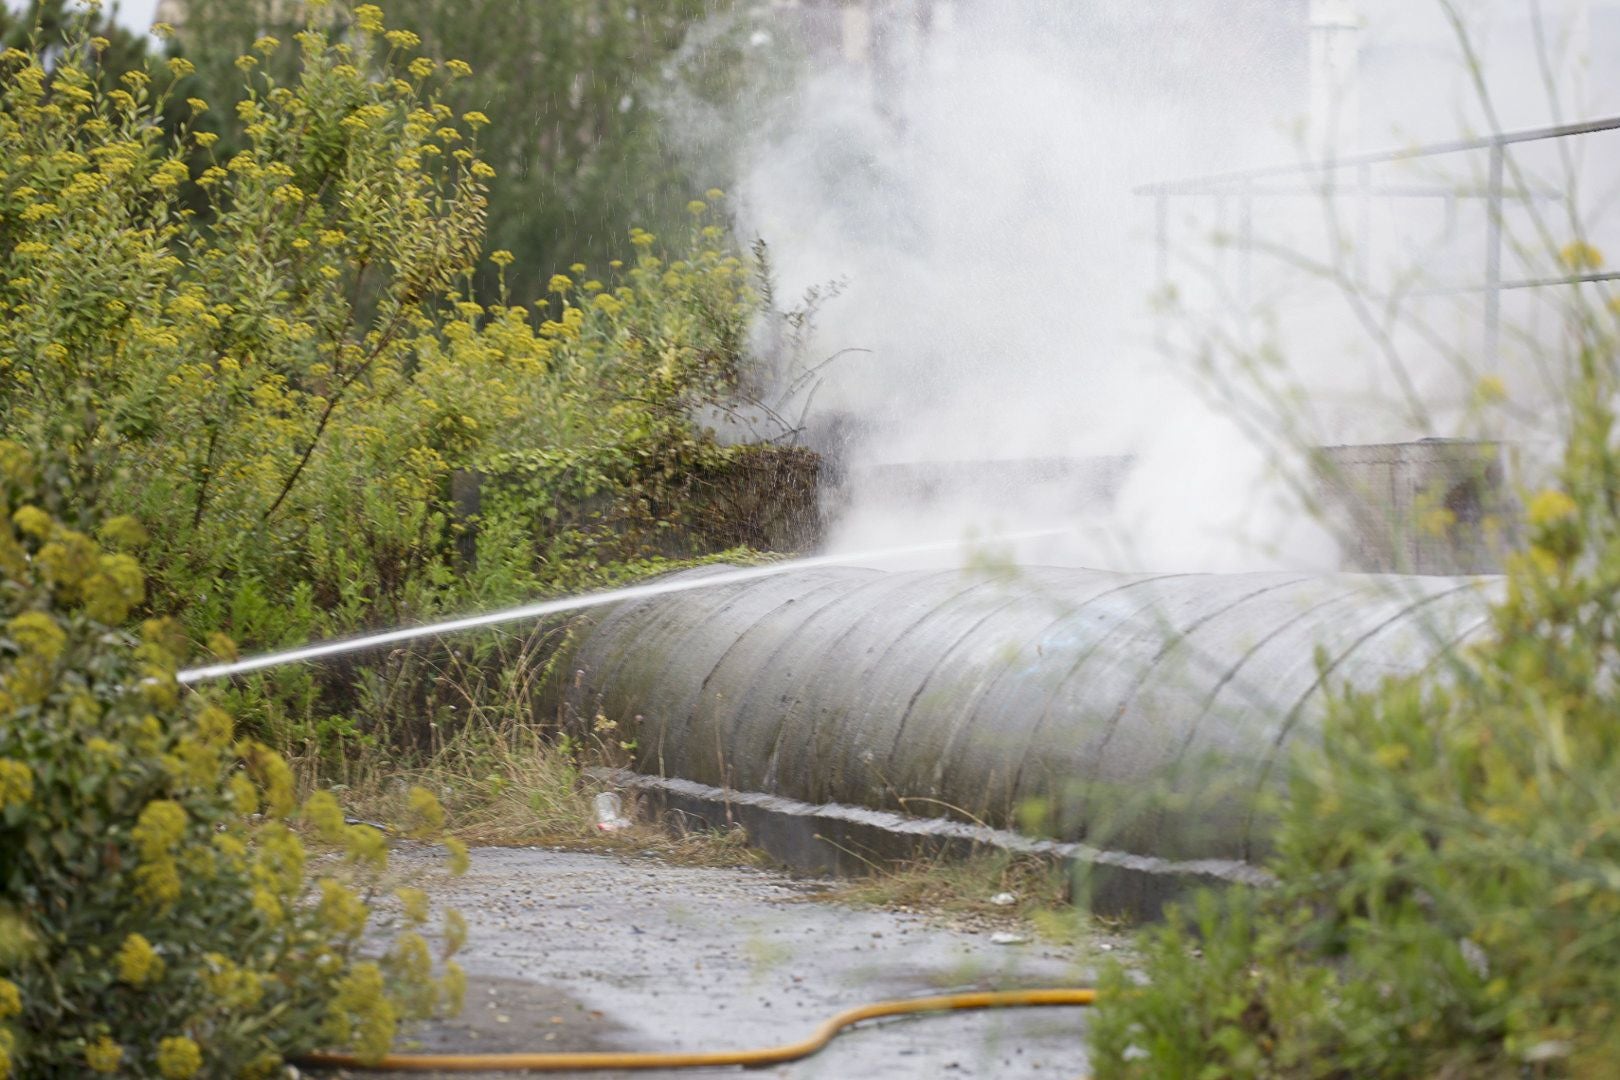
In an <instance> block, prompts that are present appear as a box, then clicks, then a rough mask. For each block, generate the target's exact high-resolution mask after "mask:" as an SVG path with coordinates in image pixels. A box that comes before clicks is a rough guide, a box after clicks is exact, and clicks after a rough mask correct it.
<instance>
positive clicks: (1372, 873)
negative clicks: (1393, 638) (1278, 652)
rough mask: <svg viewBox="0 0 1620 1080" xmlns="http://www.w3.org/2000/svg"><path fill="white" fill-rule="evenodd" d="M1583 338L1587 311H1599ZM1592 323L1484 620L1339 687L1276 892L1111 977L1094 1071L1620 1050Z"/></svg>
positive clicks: (1455, 1070) (1614, 457) (1401, 1066)
mask: <svg viewBox="0 0 1620 1080" xmlns="http://www.w3.org/2000/svg"><path fill="white" fill-rule="evenodd" d="M1592 329H1593V330H1594V331H1596V330H1597V328H1596V327H1593V328H1592ZM1614 360H1615V354H1614V342H1613V338H1612V336H1609V335H1607V334H1603V335H1599V334H1598V333H1596V332H1594V333H1593V334H1592V335H1591V336H1590V337H1588V338H1587V339H1586V341H1585V342H1583V346H1582V353H1581V368H1582V371H1583V378H1582V381H1581V385H1580V393H1579V394H1578V395H1577V398H1576V400H1577V402H1578V407H1579V409H1580V412H1581V419H1580V423H1579V425H1578V428H1577V430H1576V432H1575V434H1574V437H1573V439H1572V441H1571V444H1570V447H1569V451H1568V454H1567V456H1566V459H1565V463H1564V467H1563V470H1562V473H1561V480H1562V483H1561V486H1560V487H1557V488H1551V489H1548V490H1546V491H1543V492H1541V493H1540V494H1539V495H1538V496H1536V498H1535V499H1534V501H1533V502H1532V503H1531V507H1530V518H1531V523H1530V526H1531V533H1532V535H1531V545H1532V546H1531V547H1530V548H1529V550H1528V551H1527V552H1526V553H1525V554H1523V555H1522V556H1519V557H1517V558H1515V559H1514V561H1513V563H1512V565H1511V567H1510V571H1509V576H1508V595H1507V598H1506V600H1505V601H1504V602H1503V603H1502V604H1501V605H1500V606H1499V607H1498V608H1497V609H1496V612H1495V617H1494V625H1493V630H1494V634H1493V637H1492V639H1491V640H1490V641H1489V642H1488V643H1487V644H1483V645H1480V646H1477V647H1473V648H1469V649H1466V650H1462V651H1461V652H1459V653H1458V654H1457V655H1456V656H1454V657H1453V662H1452V664H1451V667H1450V670H1449V677H1447V678H1444V679H1436V678H1433V677H1429V678H1422V677H1413V678H1405V679H1400V680H1392V681H1390V682H1388V683H1387V684H1386V685H1385V686H1383V687H1382V688H1381V689H1379V690H1377V691H1376V692H1371V693H1357V694H1345V695H1343V696H1340V697H1338V698H1336V699H1335V700H1334V701H1333V703H1332V706H1331V708H1330V711H1329V713H1328V716H1327V719H1326V724H1325V729H1324V734H1323V744H1322V746H1320V747H1319V748H1313V749H1312V750H1310V751H1307V752H1305V753H1304V754H1302V755H1301V756H1300V757H1299V759H1298V761H1297V762H1296V764H1295V768H1294V772H1293V779H1292V784H1291V786H1290V790H1289V792H1288V797H1287V799H1286V800H1285V801H1283V803H1282V805H1281V807H1280V808H1279V814H1280V820H1279V826H1278V831H1277V835H1276V843H1277V855H1276V858H1275V859H1274V861H1273V863H1272V869H1273V871H1274V872H1275V873H1276V874H1277V876H1278V879H1279V882H1280V884H1279V885H1278V886H1277V887H1276V888H1275V889H1273V890H1269V891H1266V892H1263V893H1262V892H1253V891H1249V890H1241V889H1239V890H1233V891H1230V892H1227V893H1225V894H1222V895H1218V896H1217V895H1215V894H1206V895H1203V896H1201V897H1199V898H1198V899H1197V900H1196V901H1195V902H1194V903H1193V904H1192V905H1191V907H1190V908H1189V909H1188V910H1187V911H1184V912H1182V913H1180V914H1178V915H1176V916H1174V917H1173V918H1172V919H1171V920H1170V921H1169V923H1168V925H1166V926H1165V927H1164V928H1163V929H1160V930H1156V931H1152V932H1150V933H1149V934H1147V936H1146V951H1147V958H1148V963H1147V976H1148V984H1147V985H1146V986H1145V987H1143V986H1138V985H1137V984H1136V982H1135V980H1134V979H1133V978H1132V977H1130V976H1129V975H1128V974H1127V973H1126V972H1124V971H1123V970H1115V971H1113V972H1112V974H1111V976H1110V977H1109V978H1108V980H1107V981H1106V983H1105V994H1106V996H1105V998H1104V1002H1105V1004H1104V1006H1103V1008H1102V1009H1101V1010H1100V1012H1099V1014H1098V1017H1097V1020H1096V1023H1095V1026H1094V1029H1093V1030H1094V1033H1095V1034H1094V1049H1095V1052H1096V1055H1097V1066H1098V1070H1097V1071H1098V1075H1099V1076H1104V1077H1106V1076H1193V1075H1197V1076H1283V1077H1292V1076H1301V1077H1303V1076H1374V1075H1377V1076H1504V1077H1506V1076H1524V1075H1538V1076H1554V1075H1556V1076H1565V1075H1569V1076H1598V1075H1603V1074H1604V1073H1605V1072H1606V1071H1607V1070H1608V1068H1609V1067H1610V1066H1611V1065H1612V1063H1613V1062H1614V1060H1615V1059H1616V1056H1617V1055H1620V1025H1617V1024H1616V1022H1615V1013H1614V1010H1615V1003H1616V1001H1617V1000H1620V981H1617V980H1620V975H1617V972H1620V936H1617V934H1616V930H1615V920H1614V913H1615V911H1616V910H1617V909H1620V794H1617V791H1616V788H1615V785H1614V783H1613V780H1614V777H1615V776H1616V775H1620V732H1617V730H1616V727H1615V724H1614V718H1615V716H1616V715H1617V714H1620V699H1617V696H1616V686H1615V682H1614V673H1615V670H1616V661H1617V657H1616V655H1615V649H1616V640H1617V638H1616V634H1617V633H1620V608H1617V604H1616V595H1617V593H1616V589H1617V586H1620V517H1617V510H1620V453H1617V452H1616V449H1615V431H1614V418H1613V413H1612V406H1611V402H1612V401H1613V400H1614V396H1613V395H1614V390H1615V386H1614V381H1613V379H1614V371H1615V370H1616V367H1615V363H1614Z"/></svg>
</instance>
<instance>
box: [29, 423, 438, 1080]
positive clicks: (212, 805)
mask: <svg viewBox="0 0 1620 1080" xmlns="http://www.w3.org/2000/svg"><path fill="white" fill-rule="evenodd" d="M43 479H44V476H43V474H42V470H41V468H40V466H39V464H38V463H36V462H35V461H34V460H33V459H32V458H31V457H30V455H29V454H28V453H27V452H26V451H25V450H23V449H22V448H21V447H20V446H19V445H18V444H16V443H12V442H6V441H0V575H3V576H0V1077H6V1076H47V1075H82V1074H86V1073H116V1074H117V1075H121V1076H159V1077H164V1078H173V1080H186V1078H190V1077H200V1076H235V1075H246V1076H269V1075H271V1074H272V1073H273V1072H274V1071H275V1070H276V1068H277V1066H278V1065H279V1063H280V1061H281V1060H282V1058H283V1056H284V1055H286V1054H287V1053H289V1052H292V1051H297V1050H305V1049H311V1048H314V1047H315V1046H317V1045H323V1044H327V1043H330V1042H336V1043H342V1044H349V1045H354V1046H356V1047H357V1048H358V1049H360V1050H361V1051H362V1052H363V1053H367V1054H371V1055H377V1054H381V1053H383V1052H384V1051H386V1050H387V1049H388V1047H389V1045H390V1043H391V1042H392V1039H393V1036H394V1032H395V1030H396V1027H397V1025H398V1024H399V1022H401V1021H402V1020H406V1019H409V1018H411V1017H415V1016H421V1015H425V1014H427V1013H430V1012H433V1011H435V1010H439V1009H443V1008H446V1007H448V1006H450V1005H452V1004H454V1003H455V1002H456V1001H457V1000H458V999H459V995H460V993H461V987H462V986H463V979H462V977H461V975H460V972H459V971H458V970H457V969H456V968H455V966H454V964H453V962H451V961H449V954H450V953H451V952H453V951H454V950H453V948H447V949H446V950H444V952H443V953H442V954H441V955H442V958H443V959H444V960H445V961H446V963H445V964H444V965H443V966H441V967H439V968H438V970H435V965H434V963H433V960H432V958H431V957H426V956H425V955H424V952H423V949H424V946H423V944H422V941H421V939H420V937H419V936H418V935H415V934H411V935H408V936H402V937H401V938H400V939H399V940H398V941H397V942H396V943H395V944H394V945H393V947H392V948H391V949H390V950H389V951H388V952H387V954H386V955H385V956H384V957H383V959H382V962H381V964H380V965H379V964H377V963H376V962H374V961H372V960H363V959H361V957H360V955H359V945H360V942H361V935H362V932H363V931H364V929H365V926H366V921H367V919H366V916H367V910H366V905H365V903H364V902H363V900H362V898H361V896H360V894H359V893H358V892H357V891H356V889H355V888H354V886H353V884H351V883H345V882H343V881H339V880H336V879H334V878H324V879H321V880H319V881H314V880H311V875H310V874H309V873H308V872H307V865H306V863H307V859H306V854H305V850H304V847H303V844H302V842H301V841H300V839H299V836H298V833H297V832H295V831H294V829H293V828H292V825H293V824H294V823H296V822H298V821H304V822H307V823H308V825H309V827H310V828H312V829H314V830H315V831H316V833H317V835H318V836H319V838H320V839H321V840H323V841H325V842H328V843H331V844H334V845H337V846H338V847H340V848H342V849H346V850H347V851H348V852H349V854H350V856H351V862H352V861H356V860H358V861H359V862H360V863H361V865H360V867H359V869H358V874H359V880H360V881H362V882H363V881H364V880H365V879H366V878H367V877H368V876H374V875H375V873H376V872H377V871H379V870H380V869H381V868H382V867H381V863H382V862H383V861H384V860H386V856H387V853H386V848H385V847H382V846H381V845H379V844H378V843H377V842H376V840H377V836H376V833H375V830H373V829H371V828H369V827H366V826H359V825H349V824H347V823H346V822H345V820H344V818H343V815H342V811H341V810H339V809H338V808H337V806H336V803H335V801H333V800H332V799H331V797H330V796H329V795H328V796H322V797H319V798H312V799H310V800H309V801H308V802H307V803H305V804H304V805H303V806H302V807H300V804H299V802H298V800H297V798H296V793H295V792H294V791H293V779H292V774H291V771H290V770H289V769H288V768H287V765H286V762H285V761H284V760H283V759H282V758H281V757H280V755H278V754H276V753H275V752H274V751H271V750H269V749H268V748H266V747H264V746H262V745H261V744H258V743H257V742H255V741H254V740H252V739H248V738H244V737H242V736H241V735H240V734H239V733H238V732H237V731H236V730H235V725H234V724H233V722H232V720H231V718H230V716H229V715H227V714H226V713H225V712H224V711H223V710H221V709H220V708H219V707H218V706H216V705H215V704H213V703H212V702H210V701H208V700H207V699H206V698H204V697H202V696H199V695H197V694H193V693H189V692H184V691H182V689H181V687H180V686H179V685H178V684H177V682H176V681H175V670H176V666H177V663H178V661H179V660H180V656H179V654H178V652H177V650H181V649H184V648H185V639H184V636H183V635H179V634H177V633H176V628H175V627H174V625H173V624H171V623H167V622H165V621H163V620H147V621H146V622H144V623H142V624H140V625H139V626H138V628H135V629H129V628H127V620H128V619H129V618H130V615H131V613H132V611H133V606H134V605H135V604H136V603H138V602H139V600H140V597H141V595H142V588H143V584H144V579H143V577H142V574H141V571H140V567H139V565H138V563H136V562H135V560H134V558H133V557H132V555H131V554H130V553H129V552H127V551H114V550H111V549H110V545H112V544H115V543H118V544H124V545H127V544H129V543H130V542H132V541H135V540H138V535H137V534H136V533H135V532H133V531H132V527H131V525H130V523H129V522H128V521H121V520H110V521H108V522H106V524H105V525H104V527H103V528H101V529H100V530H98V532H99V535H94V536H93V535H91V534H88V533H83V532H79V531H77V530H75V529H72V528H69V527H68V526H66V525H64V524H63V523H62V522H61V521H59V520H58V519H56V518H54V517H53V516H51V515H50V514H48V513H47V512H45V511H43V510H42V509H40V508H39V505H38V502H39V486H40V483H41V481H42V480H43ZM412 806H413V808H414V810H415V815H416V823H417V825H418V827H419V831H420V833H421V835H424V836H430V835H437V832H436V830H437V829H438V828H439V827H440V826H442V823H443V811H442V810H440V809H439V808H438V806H437V804H436V803H435V802H434V801H433V800H432V797H431V795H429V794H428V793H427V792H425V791H423V792H420V793H419V794H416V795H414V796H413V800H412ZM312 897H318V899H314V900H312ZM425 908H426V897H425V896H424V897H420V898H417V897H412V900H411V904H410V908H409V910H411V911H412V912H417V913H420V914H421V915H422V916H423V917H424V918H425V916H426V911H425ZM459 941H460V938H459V937H457V938H456V940H455V941H454V942H452V943H449V944H452V945H459ZM384 975H388V976H389V977H388V978H384Z"/></svg>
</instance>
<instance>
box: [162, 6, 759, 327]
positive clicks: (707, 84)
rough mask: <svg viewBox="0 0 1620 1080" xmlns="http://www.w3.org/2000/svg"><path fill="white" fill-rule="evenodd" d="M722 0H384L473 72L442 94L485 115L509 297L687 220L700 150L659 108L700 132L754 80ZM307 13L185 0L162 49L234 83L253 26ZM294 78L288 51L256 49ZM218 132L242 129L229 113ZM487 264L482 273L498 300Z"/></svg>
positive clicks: (284, 28)
mask: <svg viewBox="0 0 1620 1080" xmlns="http://www.w3.org/2000/svg"><path fill="white" fill-rule="evenodd" d="M737 7H738V5H735V4H734V3H732V0H634V2H632V0H551V2H550V3H547V4H546V5H544V6H543V7H534V6H529V5H523V4H518V5H513V4H509V3H504V2H501V0H466V2H463V3H458V4H446V3H442V2H441V0H394V2H393V3H391V4H389V5H388V11H389V15H390V18H391V19H392V20H393V21H394V22H395V23H396V24H397V25H400V26H405V27H409V28H410V29H411V30H412V31H413V32H415V33H417V34H419V35H420V36H421V39H422V45H421V51H422V52H423V54H424V55H426V56H428V57H431V58H432V59H434V60H435V61H438V62H440V63H443V62H446V61H449V60H453V59H456V58H460V59H461V60H465V61H468V62H470V64H471V66H472V68H473V72H472V74H471V75H469V76H468V77H467V78H465V79H463V80H461V81H460V82H458V83H457V84H456V85H455V86H454V87H452V88H450V89H449V90H448V91H447V92H446V97H445V100H446V101H447V102H448V103H449V104H450V105H452V106H453V107H455V108H456V109H457V111H461V110H465V109H477V110H481V111H483V112H485V113H486V114H488V116H489V117H490V125H491V126H490V128H489V130H488V132H487V133H486V135H485V138H484V140H483V141H484V145H485V147H486V154H487V155H488V157H489V160H490V163H491V164H492V165H493V166H494V167H495V168H496V170H497V172H498V175H497V176H496V177H495V178H493V179H492V180H491V185H490V186H491V198H490V218H489V236H490V242H491V245H492V246H493V247H496V248H503V249H506V250H509V251H511V252H512V253H513V254H514V255H515V256H516V259H515V261H514V263H513V264H512V266H511V267H510V268H508V269H507V271H506V276H507V279H508V281H509V282H510V283H511V284H512V286H513V287H514V288H515V289H516V290H517V292H518V294H519V295H523V296H529V295H535V294H539V293H542V292H543V291H544V290H545V283H546V281H547V280H548V278H549V277H550V275H551V274H553V273H557V272H563V273H567V272H568V267H569V266H570V265H571V264H573V263H575V262H578V261H584V262H586V263H588V264H591V265H593V266H600V265H604V264H606V263H607V262H608V261H609V260H610V259H612V258H614V257H616V256H617V255H618V254H620V253H621V251H622V247H623V242H622V238H623V231H624V227H625V223H627V222H636V223H639V224H641V225H642V226H644V227H647V228H650V229H652V230H654V231H656V232H663V231H666V230H667V231H670V232H672V233H678V232H681V231H683V228H684V223H685V214H686V211H685V207H686V204H687V202H688V201H689V200H690V199H691V198H692V192H693V191H694V190H696V191H702V190H704V189H705V188H706V187H707V186H708V181H706V180H704V179H703V178H701V177H700V176H697V175H694V169H693V165H694V162H697V161H700V160H702V158H701V157H700V156H697V155H693V154H690V153H682V152H681V151H683V150H690V149H691V148H690V147H682V146H679V145H677V143H676V141H675V138H674V132H673V130H672V128H673V127H674V125H673V124H672V123H671V122H670V120H669V117H668V115H667V113H668V112H669V110H671V109H678V110H680V112H681V114H682V115H683V118H685V119H688V120H690V119H692V117H693V114H694V113H696V112H698V111H701V112H702V113H703V114H704V116H705V117H706V118H707V121H708V122H707V124H706V127H707V128H712V129H714V131H712V132H711V133H710V134H711V135H713V136H716V137H718V135H719V129H720V128H721V127H722V126H723V125H721V124H720V122H719V121H718V119H716V117H717V116H718V114H719V113H720V111H721V110H720V108H719V106H718V104H717V102H718V101H719V100H724V99H728V98H729V97H730V96H731V95H733V94H734V93H735V92H736V91H737V88H738V85H739V81H757V79H758V78H759V77H760V75H761V73H762V71H763V70H764V68H765V65H764V60H763V57H762V56H756V55H755V54H760V53H761V52H762V50H761V49H759V48H751V47H749V45H748V43H747V38H748V33H749V30H750V29H751V26H752V24H751V23H750V21H749V20H748V19H747V18H746V17H745V16H744V14H743V13H742V12H739V11H735V10H734V9H735V8H737ZM301 18H302V15H301V13H299V12H298V11H297V10H296V9H295V8H293V7H290V6H288V5H286V4H282V3H277V2H274V0H246V2H244V0H189V2H188V3H187V4H186V7H185V12H184V21H183V22H182V23H181V24H180V25H178V26H177V27H176V28H175V33H174V37H173V39H172V41H171V42H170V43H169V49H170V50H171V51H172V52H174V53H175V54H177V55H181V56H185V57H187V58H188V59H191V60H193V61H195V62H196V64H197V66H198V71H197V74H196V76H195V77H194V79H193V82H192V83H191V84H188V86H187V87H185V88H182V92H183V93H184V94H189V93H191V92H192V89H191V87H192V86H195V87H197V88H199V89H198V92H200V93H202V95H203V96H205V97H206V96H209V92H210V91H217V90H220V89H222V88H226V87H230V86H232V85H234V81H235V80H234V76H235V72H233V71H232V70H231V67H230V61H231V59H232V57H234V56H235V53H236V51H239V50H240V48H241V43H242V42H243V41H248V40H252V39H253V38H254V37H255V36H256V35H258V34H262V33H267V32H268V33H273V34H277V35H278V36H281V37H283V38H286V39H289V40H290V38H291V35H292V33H293V32H294V31H296V30H297V29H298V25H297V23H298V20H300V19H301ZM265 64H266V66H267V67H268V69H269V70H271V71H275V72H278V73H283V74H290V73H291V72H292V71H293V70H294V69H295V68H296V66H297V61H296V56H295V55H294V54H293V52H292V51H291V50H289V49H287V48H285V47H284V48H283V49H282V50H280V51H279V52H277V53H275V54H272V55H271V56H269V57H266V58H265ZM223 122H224V126H223V127H222V129H221V131H222V135H223V138H224V140H225V141H226V142H227V143H230V142H231V141H232V140H233V139H238V138H240V135H239V131H240V125H237V124H234V123H232V122H231V118H230V117H228V116H227V117H224V118H223ZM496 286H497V275H496V274H495V273H494V271H493V268H489V267H486V268H484V269H483V270H482V271H481V272H480V274H479V276H478V281H477V293H478V296H479V298H480V299H487V298H492V297H493V296H494V295H495V290H496Z"/></svg>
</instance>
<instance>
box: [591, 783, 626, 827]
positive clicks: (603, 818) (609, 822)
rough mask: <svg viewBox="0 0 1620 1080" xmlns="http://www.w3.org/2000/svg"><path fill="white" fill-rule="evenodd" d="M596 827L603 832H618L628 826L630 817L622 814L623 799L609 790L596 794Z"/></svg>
mask: <svg viewBox="0 0 1620 1080" xmlns="http://www.w3.org/2000/svg"><path fill="white" fill-rule="evenodd" d="M596 827H597V828H598V829H601V830H602V831H603V832H618V831H619V830H620V829H628V828H629V827H630V819H629V818H627V817H625V816H624V802H623V800H621V799H620V798H619V796H618V795H616V794H614V793H613V792H611V791H604V792H601V793H600V794H598V795H597V796H596Z"/></svg>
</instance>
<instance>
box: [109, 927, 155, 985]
mask: <svg viewBox="0 0 1620 1080" xmlns="http://www.w3.org/2000/svg"><path fill="white" fill-rule="evenodd" d="M113 964H114V966H115V968H116V969H117V971H118V978H119V980H120V981H122V982H126V983H128V984H129V985H131V986H147V985H149V984H151V983H154V982H157V981H158V980H159V979H161V978H163V972H164V970H165V965H164V963H163V958H162V957H161V956H159V955H158V954H157V950H156V949H154V948H152V943H151V942H150V941H147V940H146V938H145V937H144V936H142V935H140V934H130V935H129V936H128V937H126V938H124V943H123V944H122V945H120V946H119V947H118V954H117V956H115V957H114V958H113Z"/></svg>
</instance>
